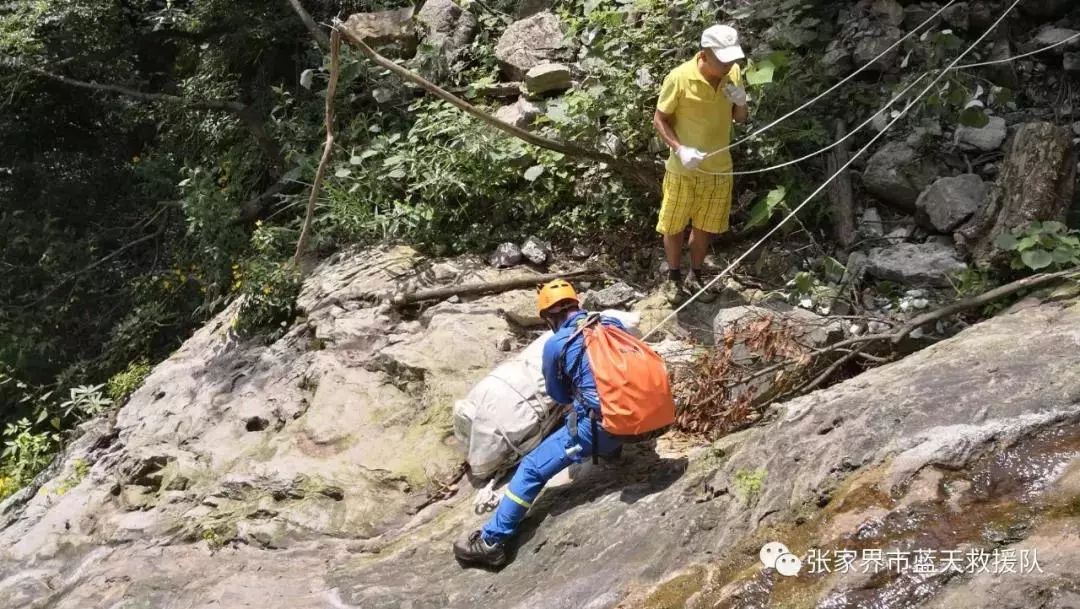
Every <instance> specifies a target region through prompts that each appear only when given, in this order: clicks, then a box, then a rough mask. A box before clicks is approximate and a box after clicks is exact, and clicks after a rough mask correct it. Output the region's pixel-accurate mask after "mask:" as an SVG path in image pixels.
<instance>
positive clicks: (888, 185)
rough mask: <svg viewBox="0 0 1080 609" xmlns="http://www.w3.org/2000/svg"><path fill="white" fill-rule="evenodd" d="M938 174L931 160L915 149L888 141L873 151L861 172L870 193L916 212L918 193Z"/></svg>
mask: <svg viewBox="0 0 1080 609" xmlns="http://www.w3.org/2000/svg"><path fill="white" fill-rule="evenodd" d="M935 177H937V169H936V168H935V167H934V165H933V163H932V162H931V161H930V160H929V159H926V158H923V157H922V156H921V155H919V153H917V152H916V151H915V149H914V148H912V147H911V146H908V145H906V144H904V143H901V142H890V143H888V144H886V145H885V146H883V147H882V148H881V149H880V150H878V151H877V152H875V153H874V155H873V156H872V157H870V160H869V161H868V162H867V164H866V170H865V171H864V172H863V184H864V185H865V186H866V189H867V190H868V191H870V194H872V195H874V196H875V197H877V198H878V199H880V200H882V201H884V202H886V203H889V204H890V205H892V206H894V207H896V208H897V209H899V210H901V211H903V212H906V213H914V212H915V202H916V201H917V200H918V198H919V194H920V193H921V192H922V191H923V190H924V189H925V188H926V187H927V186H929V185H930V183H931V182H932V181H933V180H934V178H935Z"/></svg>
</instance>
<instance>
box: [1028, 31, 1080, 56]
mask: <svg viewBox="0 0 1080 609" xmlns="http://www.w3.org/2000/svg"><path fill="white" fill-rule="evenodd" d="M1077 34H1080V32H1078V31H1076V30H1071V29H1068V28H1063V27H1054V26H1047V27H1044V28H1042V29H1041V30H1039V32H1038V33H1037V34H1035V37H1034V38H1032V39H1031V41H1030V42H1028V43H1027V44H1026V45H1024V46H1023V50H1024V51H1034V50H1036V49H1040V48H1042V47H1047V46H1050V45H1052V44H1058V43H1059V42H1064V41H1065V40H1067V39H1069V38H1072V41H1071V42H1067V43H1065V44H1062V45H1058V46H1056V47H1054V48H1052V49H1050V50H1048V51H1045V53H1047V54H1048V55H1057V56H1058V57H1060V56H1061V55H1062V54H1063V53H1065V51H1066V50H1068V49H1078V48H1080V37H1075V36H1077Z"/></svg>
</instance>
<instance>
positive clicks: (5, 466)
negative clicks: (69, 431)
mask: <svg viewBox="0 0 1080 609" xmlns="http://www.w3.org/2000/svg"><path fill="white" fill-rule="evenodd" d="M31 427H32V426H31V424H30V421H29V420H28V419H19V420H18V421H17V422H15V423H8V424H7V426H6V427H5V428H4V450H3V453H0V459H2V462H0V497H3V496H6V495H10V494H11V493H13V492H15V491H16V490H18V489H20V488H22V487H23V486H25V485H27V484H29V483H30V481H31V480H33V479H34V476H36V475H38V473H39V472H41V470H43V469H45V467H46V466H47V465H48V464H49V462H50V461H52V456H53V454H54V453H55V452H56V450H57V448H58V447H59V446H60V435H59V434H58V433H56V432H44V431H41V432H34V431H32V429H31Z"/></svg>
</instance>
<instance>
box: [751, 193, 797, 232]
mask: <svg viewBox="0 0 1080 609" xmlns="http://www.w3.org/2000/svg"><path fill="white" fill-rule="evenodd" d="M786 196H787V189H786V188H784V187H783V186H777V187H776V188H774V189H772V190H770V191H769V194H767V195H765V198H764V199H762V200H761V201H758V202H757V203H756V204H754V206H753V207H752V208H751V209H750V219H749V220H748V221H747V223H746V228H754V227H756V226H761V225H762V224H765V223H766V222H768V221H769V218H772V215H773V210H774V209H775V208H776V206H777V205H780V204H781V203H783V202H784V197H786Z"/></svg>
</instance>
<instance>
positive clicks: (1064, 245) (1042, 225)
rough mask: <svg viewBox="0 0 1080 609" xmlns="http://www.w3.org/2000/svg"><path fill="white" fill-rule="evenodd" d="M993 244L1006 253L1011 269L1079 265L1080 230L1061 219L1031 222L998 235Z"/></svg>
mask: <svg viewBox="0 0 1080 609" xmlns="http://www.w3.org/2000/svg"><path fill="white" fill-rule="evenodd" d="M994 244H995V245H996V246H997V247H998V249H1000V250H1002V251H1004V252H1008V253H1009V258H1010V260H1009V261H1010V264H1011V265H1012V268H1014V269H1030V270H1032V271H1054V270H1061V269H1067V268H1072V267H1075V266H1078V265H1080V231H1075V230H1069V229H1068V227H1066V226H1065V225H1064V224H1062V223H1061V222H1032V223H1031V224H1029V225H1028V226H1026V227H1024V228H1017V229H1013V231H1012V232H1009V233H1004V234H1002V235H1000V236H998V238H997V240H996V241H995V242H994Z"/></svg>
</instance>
